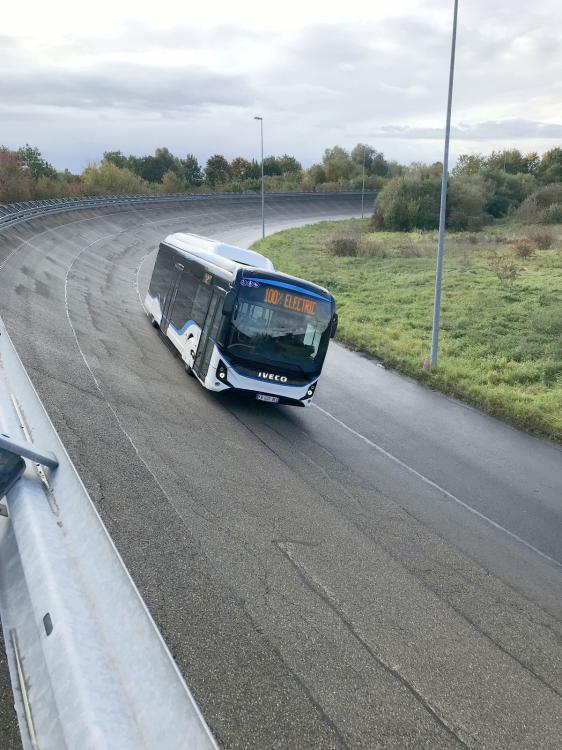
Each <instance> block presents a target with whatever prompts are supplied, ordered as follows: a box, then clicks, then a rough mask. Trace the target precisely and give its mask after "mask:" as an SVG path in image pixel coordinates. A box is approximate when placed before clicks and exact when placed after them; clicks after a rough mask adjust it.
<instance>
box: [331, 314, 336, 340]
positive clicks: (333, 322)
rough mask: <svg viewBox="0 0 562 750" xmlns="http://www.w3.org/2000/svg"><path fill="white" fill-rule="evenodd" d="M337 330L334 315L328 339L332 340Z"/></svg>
mask: <svg viewBox="0 0 562 750" xmlns="http://www.w3.org/2000/svg"><path fill="white" fill-rule="evenodd" d="M337 330H338V314H337V313H334V317H333V318H332V327H331V329H330V338H331V339H333V338H334V336H335V335H336V331H337Z"/></svg>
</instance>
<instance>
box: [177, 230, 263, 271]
mask: <svg viewBox="0 0 562 750" xmlns="http://www.w3.org/2000/svg"><path fill="white" fill-rule="evenodd" d="M165 242H166V244H167V245H171V246H172V247H174V248H176V249H177V250H183V252H186V253H189V255H193V256H195V257H196V258H200V259H201V260H202V261H207V262H209V263H212V264H213V265H214V266H217V267H219V268H223V269H224V270H225V271H229V272H230V273H232V274H233V276H234V275H236V272H237V271H238V268H240V267H246V268H248V267H249V268H261V269H263V270H265V271H274V270H275V269H274V267H273V263H272V262H271V261H270V260H269V258H266V257H265V255H260V253H256V252H254V250H246V249H244V248H243V247H236V245H228V244H227V243H226V242H219V241H218V240H211V239H209V238H208V237H200V236H199V235H198V234H184V233H183V232H176V233H175V234H170V235H168V237H166V240H165Z"/></svg>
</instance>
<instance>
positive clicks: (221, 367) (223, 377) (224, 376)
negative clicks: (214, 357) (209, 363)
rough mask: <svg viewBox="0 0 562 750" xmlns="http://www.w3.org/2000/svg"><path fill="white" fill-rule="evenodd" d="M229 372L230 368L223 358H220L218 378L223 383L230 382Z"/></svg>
mask: <svg viewBox="0 0 562 750" xmlns="http://www.w3.org/2000/svg"><path fill="white" fill-rule="evenodd" d="M227 374H228V370H227V369H226V365H225V364H224V362H223V361H222V360H219V363H218V365H217V378H218V379H219V380H220V381H221V382H222V383H228V378H227Z"/></svg>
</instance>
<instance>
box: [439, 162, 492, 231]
mask: <svg viewBox="0 0 562 750" xmlns="http://www.w3.org/2000/svg"><path fill="white" fill-rule="evenodd" d="M485 205H486V189H485V184H484V181H483V179H482V178H481V177H480V176H479V175H474V176H470V177H453V178H451V180H450V182H449V190H448V193H447V226H448V227H450V228H451V229H456V230H464V229H468V230H469V231H472V232H474V231H478V230H480V229H482V227H483V226H484V224H485V223H486V221H487V220H488V218H489V217H488V215H487V214H486V212H485V210H484V207H485ZM474 244H476V243H474Z"/></svg>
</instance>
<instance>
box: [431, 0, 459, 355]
mask: <svg viewBox="0 0 562 750" xmlns="http://www.w3.org/2000/svg"><path fill="white" fill-rule="evenodd" d="M458 10H459V0H455V9H454V12H453V37H452V40H451V64H450V67H449V95H448V98H447V123H446V125H445V151H444V154H443V176H442V178H441V207H440V210H439V239H438V241H437V270H436V273H435V301H434V306H433V331H432V334H431V366H432V367H435V365H436V364H437V349H438V346H439V314H440V311H441V278H442V276H443V255H444V253H445V212H446V210H447V183H448V179H449V136H450V133H451V107H452V102H453V76H454V72H455V47H456V43H457V15H458Z"/></svg>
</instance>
